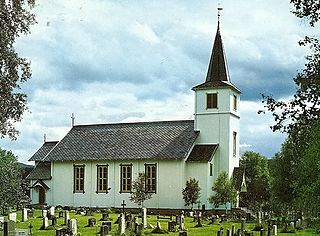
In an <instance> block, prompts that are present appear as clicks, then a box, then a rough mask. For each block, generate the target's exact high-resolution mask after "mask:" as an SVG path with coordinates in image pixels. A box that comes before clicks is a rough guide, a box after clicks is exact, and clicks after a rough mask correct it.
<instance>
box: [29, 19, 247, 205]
mask: <svg viewBox="0 0 320 236" xmlns="http://www.w3.org/2000/svg"><path fill="white" fill-rule="evenodd" d="M199 82H200V84H199V85H196V86H194V87H193V88H192V90H193V91H194V94H195V111H194V120H179V121H159V122H139V123H112V124H92V125H75V126H73V127H72V128H71V130H70V131H69V132H68V133H67V134H66V136H65V137H64V138H63V139H62V140H60V141H57V142H45V143H44V144H43V145H42V147H40V149H39V150H38V151H37V152H36V153H35V154H34V155H33V156H32V157H31V158H30V160H29V161H34V162H35V168H34V169H33V171H32V172H31V173H30V175H29V176H28V177H27V179H29V180H30V182H31V198H32V203H33V204H40V205H41V204H48V205H62V206H73V207H80V206H82V207H115V208H121V204H122V202H123V200H125V202H126V207H129V208H137V207H138V205H136V204H134V203H133V202H131V201H130V200H129V197H130V192H131V188H132V182H133V181H134V180H135V179H136V177H137V176H138V173H139V172H144V173H145V175H146V189H147V191H149V192H152V193H153V195H152V198H151V199H150V200H147V201H146V202H145V203H144V206H145V207H147V208H155V209H184V208H186V207H185V206H184V200H183V197H182V189H183V188H185V185H186V181H187V180H188V179H189V178H195V179H197V180H198V181H199V184H200V187H201V198H200V204H201V205H203V206H204V207H205V208H206V209H212V207H213V206H212V205H211V204H210V203H209V202H208V198H209V197H210V195H211V194H212V190H211V187H212V185H213V182H214V180H215V179H216V178H217V176H218V174H219V173H220V172H221V171H226V172H227V173H228V174H229V176H230V177H231V176H232V174H233V172H234V169H235V168H236V167H238V166H239V120H240V116H239V101H240V93H241V92H240V90H239V89H238V88H237V87H236V86H235V85H234V84H233V83H231V80H230V78H229V74H228V67H227V63H226V58H225V53H224V49H223V44H222V40H221V35H220V28H219V23H218V28H217V33H216V36H215V40H214V45H213V49H212V54H211V58H210V62H209V66H208V72H207V76H206V78H205V81H204V82H203V83H201V81H200V80H199Z"/></svg>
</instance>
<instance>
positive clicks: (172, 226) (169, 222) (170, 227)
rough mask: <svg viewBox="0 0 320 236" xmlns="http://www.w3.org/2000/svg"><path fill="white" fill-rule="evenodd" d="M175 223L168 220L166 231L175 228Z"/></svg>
mask: <svg viewBox="0 0 320 236" xmlns="http://www.w3.org/2000/svg"><path fill="white" fill-rule="evenodd" d="M175 227H176V224H175V222H174V221H172V220H170V221H168V232H174V231H176V230H175Z"/></svg>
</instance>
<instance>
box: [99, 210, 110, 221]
mask: <svg viewBox="0 0 320 236" xmlns="http://www.w3.org/2000/svg"><path fill="white" fill-rule="evenodd" d="M108 219H109V213H108V212H103V213H102V217H101V219H100V220H101V221H107V220H108Z"/></svg>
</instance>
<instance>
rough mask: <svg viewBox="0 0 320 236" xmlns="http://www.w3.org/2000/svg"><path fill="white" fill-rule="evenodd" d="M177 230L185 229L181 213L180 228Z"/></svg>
mask: <svg viewBox="0 0 320 236" xmlns="http://www.w3.org/2000/svg"><path fill="white" fill-rule="evenodd" d="M179 229H180V230H185V227H184V214H183V212H182V213H181V215H180V226H179Z"/></svg>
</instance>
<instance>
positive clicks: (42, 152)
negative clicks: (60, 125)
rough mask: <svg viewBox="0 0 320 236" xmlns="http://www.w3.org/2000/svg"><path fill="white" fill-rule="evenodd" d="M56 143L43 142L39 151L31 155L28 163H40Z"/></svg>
mask: <svg viewBox="0 0 320 236" xmlns="http://www.w3.org/2000/svg"><path fill="white" fill-rule="evenodd" d="M57 143H58V142H57V141H53V142H45V143H44V144H43V145H42V147H41V148H39V150H38V151H37V152H36V153H35V154H33V156H32V157H31V158H30V159H29V161H41V160H42V159H43V158H45V156H46V155H47V154H48V153H49V152H50V151H51V150H52V149H53V148H54V146H56V144H57Z"/></svg>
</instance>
